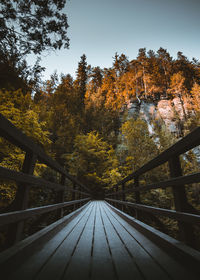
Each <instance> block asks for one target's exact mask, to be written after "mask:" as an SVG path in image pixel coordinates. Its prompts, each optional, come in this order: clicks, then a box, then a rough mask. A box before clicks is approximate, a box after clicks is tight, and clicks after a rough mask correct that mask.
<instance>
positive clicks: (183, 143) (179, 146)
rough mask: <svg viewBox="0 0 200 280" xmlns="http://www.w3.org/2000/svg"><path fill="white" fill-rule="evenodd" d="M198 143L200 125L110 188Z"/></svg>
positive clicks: (186, 150)
mask: <svg viewBox="0 0 200 280" xmlns="http://www.w3.org/2000/svg"><path fill="white" fill-rule="evenodd" d="M198 145H200V127H197V128H196V129H194V130H193V131H192V132H191V133H189V134H188V135H186V136H185V137H183V138H182V139H181V140H179V141H177V142H176V143H175V144H174V145H172V146H171V147H169V148H168V149H166V150H165V151H163V152H162V153H161V154H159V155H158V156H157V157H155V158H154V159H152V160H150V161H148V162H147V163H146V164H144V165H143V166H142V167H140V168H139V169H138V170H136V171H134V172H133V173H131V174H130V175H128V176H127V177H125V178H124V179H122V180H121V181H120V182H118V183H117V184H115V185H114V186H113V187H112V188H114V187H117V186H119V185H121V184H124V183H126V182H128V181H130V180H132V179H134V178H136V177H138V176H140V175H142V174H144V173H146V172H148V171H150V170H152V169H154V168H156V167H158V166H159V165H161V164H164V163H165V162H167V161H169V159H170V158H172V157H175V156H179V155H181V154H183V153H185V152H188V151H189V150H191V149H193V148H195V147H197V146H198Z"/></svg>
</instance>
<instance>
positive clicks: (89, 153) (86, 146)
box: [67, 131, 120, 192]
mask: <svg viewBox="0 0 200 280" xmlns="http://www.w3.org/2000/svg"><path fill="white" fill-rule="evenodd" d="M67 159H68V160H69V162H68V164H69V170H70V173H71V174H73V175H75V176H77V178H78V179H79V180H80V181H81V182H84V183H85V185H86V186H88V187H89V188H90V189H91V190H92V191H96V192H98V191H99V190H100V191H101V190H102V188H103V187H105V186H106V185H107V184H113V183H115V182H116V181H117V180H118V179H119V178H120V173H119V171H118V169H117V167H118V161H117V158H116V156H115V152H114V150H113V148H112V147H111V146H110V145H109V144H108V143H107V142H105V141H104V140H103V139H102V138H100V137H99V134H98V133H97V132H94V131H92V132H90V133H88V134H87V135H83V134H81V135H77V136H76V138H75V141H74V151H73V153H72V154H71V155H68V156H67Z"/></svg>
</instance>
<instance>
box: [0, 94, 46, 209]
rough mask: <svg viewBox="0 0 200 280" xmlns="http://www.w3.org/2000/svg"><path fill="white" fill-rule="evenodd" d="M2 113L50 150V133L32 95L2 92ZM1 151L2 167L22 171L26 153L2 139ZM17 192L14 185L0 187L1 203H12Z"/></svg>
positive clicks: (0, 96)
mask: <svg viewBox="0 0 200 280" xmlns="http://www.w3.org/2000/svg"><path fill="white" fill-rule="evenodd" d="M0 112H1V114H3V115H4V116H5V117H6V118H7V119H9V120H10V121H11V122H12V123H13V124H14V125H15V126H16V127H18V128H19V129H21V130H22V131H23V132H24V133H25V134H26V135H27V136H29V137H30V138H32V139H33V140H34V141H35V142H36V143H38V144H39V145H42V146H43V147H44V148H46V149H48V146H49V144H50V140H49V138H48V136H49V132H48V131H47V130H46V123H45V122H40V121H39V115H38V112H37V108H36V107H35V105H34V103H33V101H32V99H31V96H30V94H26V95H25V96H24V95H23V93H22V91H21V90H17V91H6V90H5V91H0ZM0 151H1V152H0V163H1V166H3V167H6V168H10V169H15V170H21V168H22V164H23V160H24V152H22V151H21V150H20V149H19V148H17V147H15V146H13V145H12V144H10V143H8V142H7V141H5V140H4V139H2V138H0ZM40 167H41V165H38V166H37V168H36V172H37V174H39V173H40ZM15 192H16V186H15V185H14V184H11V183H9V184H7V185H6V184H5V183H3V185H1V186H0V197H1V203H3V204H5V203H8V202H11V201H12V200H13V198H14V196H15Z"/></svg>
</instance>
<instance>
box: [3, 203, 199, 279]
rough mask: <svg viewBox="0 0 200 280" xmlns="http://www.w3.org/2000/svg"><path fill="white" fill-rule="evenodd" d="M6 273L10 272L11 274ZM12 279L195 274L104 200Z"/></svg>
mask: <svg viewBox="0 0 200 280" xmlns="http://www.w3.org/2000/svg"><path fill="white" fill-rule="evenodd" d="M7 276H8V275H7ZM8 279H15V280H16V279H20V280H23V279H26V280H27V279H29V280H31V279H34V280H44V279H48V280H64V279H69V280H73V279H77V280H78V279H82V280H83V279H99V280H100V279H101V280H103V279H104V280H106V279H109V280H112V279H117V280H120V279H123V280H126V279H127V280H128V279H131V280H132V279H142V280H144V279H151V280H152V279H153V280H155V279H159V280H160V279H162V280H165V279H176V280H177V279H196V278H195V276H194V275H191V274H190V273H189V272H188V271H187V270H186V269H185V268H184V267H183V266H182V265H181V264H180V263H178V262H177V261H176V260H175V259H173V258H171V256H169V255H168V254H167V253H166V252H164V251H163V250H161V249H160V248H159V247H158V246H157V245H155V244H154V243H153V242H151V241H150V240H149V239H147V238H146V237H145V236H144V235H142V234H141V233H140V232H138V231H137V230H136V229H134V228H133V227H132V226H130V225H129V224H128V223H127V222H126V221H124V220H123V219H122V218H121V217H119V216H118V215H117V214H116V213H115V212H113V211H112V210H111V209H110V207H109V206H108V205H107V203H106V202H104V201H93V202H90V203H88V205H87V206H86V207H85V208H84V209H83V211H82V212H81V213H79V214H78V215H77V216H76V217H75V218H74V219H73V220H71V221H70V222H69V223H68V224H67V225H66V226H65V227H64V228H63V229H62V230H61V231H60V232H58V233H57V234H56V235H55V236H54V237H53V238H52V239H50V240H49V241H47V242H46V243H45V244H43V245H41V246H40V247H38V250H36V251H35V252H34V253H33V254H32V255H31V256H29V257H27V258H26V260H25V261H23V264H22V265H21V266H19V267H18V268H17V269H16V270H14V271H11V272H10V275H9V276H8Z"/></svg>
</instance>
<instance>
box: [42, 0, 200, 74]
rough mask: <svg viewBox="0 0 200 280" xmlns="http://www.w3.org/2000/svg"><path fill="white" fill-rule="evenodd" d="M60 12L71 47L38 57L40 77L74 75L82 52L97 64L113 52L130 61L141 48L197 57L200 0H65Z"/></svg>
mask: <svg viewBox="0 0 200 280" xmlns="http://www.w3.org/2000/svg"><path fill="white" fill-rule="evenodd" d="M65 11H66V14H67V16H68V23H69V25H70V27H69V28H68V37H69V38H70V49H68V50H60V51H57V52H56V53H51V54H48V55H47V56H46V57H43V58H42V62H41V65H42V66H44V67H46V71H45V73H44V77H43V79H48V78H49V77H50V75H51V74H52V73H53V72H54V71H55V70H57V72H58V74H60V73H61V72H62V73H64V74H68V73H70V74H71V75H72V76H75V71H76V69H77V65H78V61H79V60H80V56H81V55H82V54H83V53H85V54H86V56H87V62H88V64H91V65H92V66H100V67H102V68H104V67H110V66H112V61H113V56H114V54H115V52H118V53H119V54H121V53H122V52H123V53H124V54H125V55H127V56H128V58H129V60H132V59H134V58H136V56H137V53H138V49H139V48H143V47H146V48H147V50H149V49H153V50H154V51H157V50H158V49H159V48H160V47H163V48H166V49H167V50H168V51H169V52H170V54H171V55H172V56H173V57H176V53H177V52H178V51H182V52H183V53H184V54H185V55H186V56H187V57H188V58H189V59H192V57H195V58H197V59H199V58H200V0H70V1H69V0H67V4H66V8H65Z"/></svg>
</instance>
